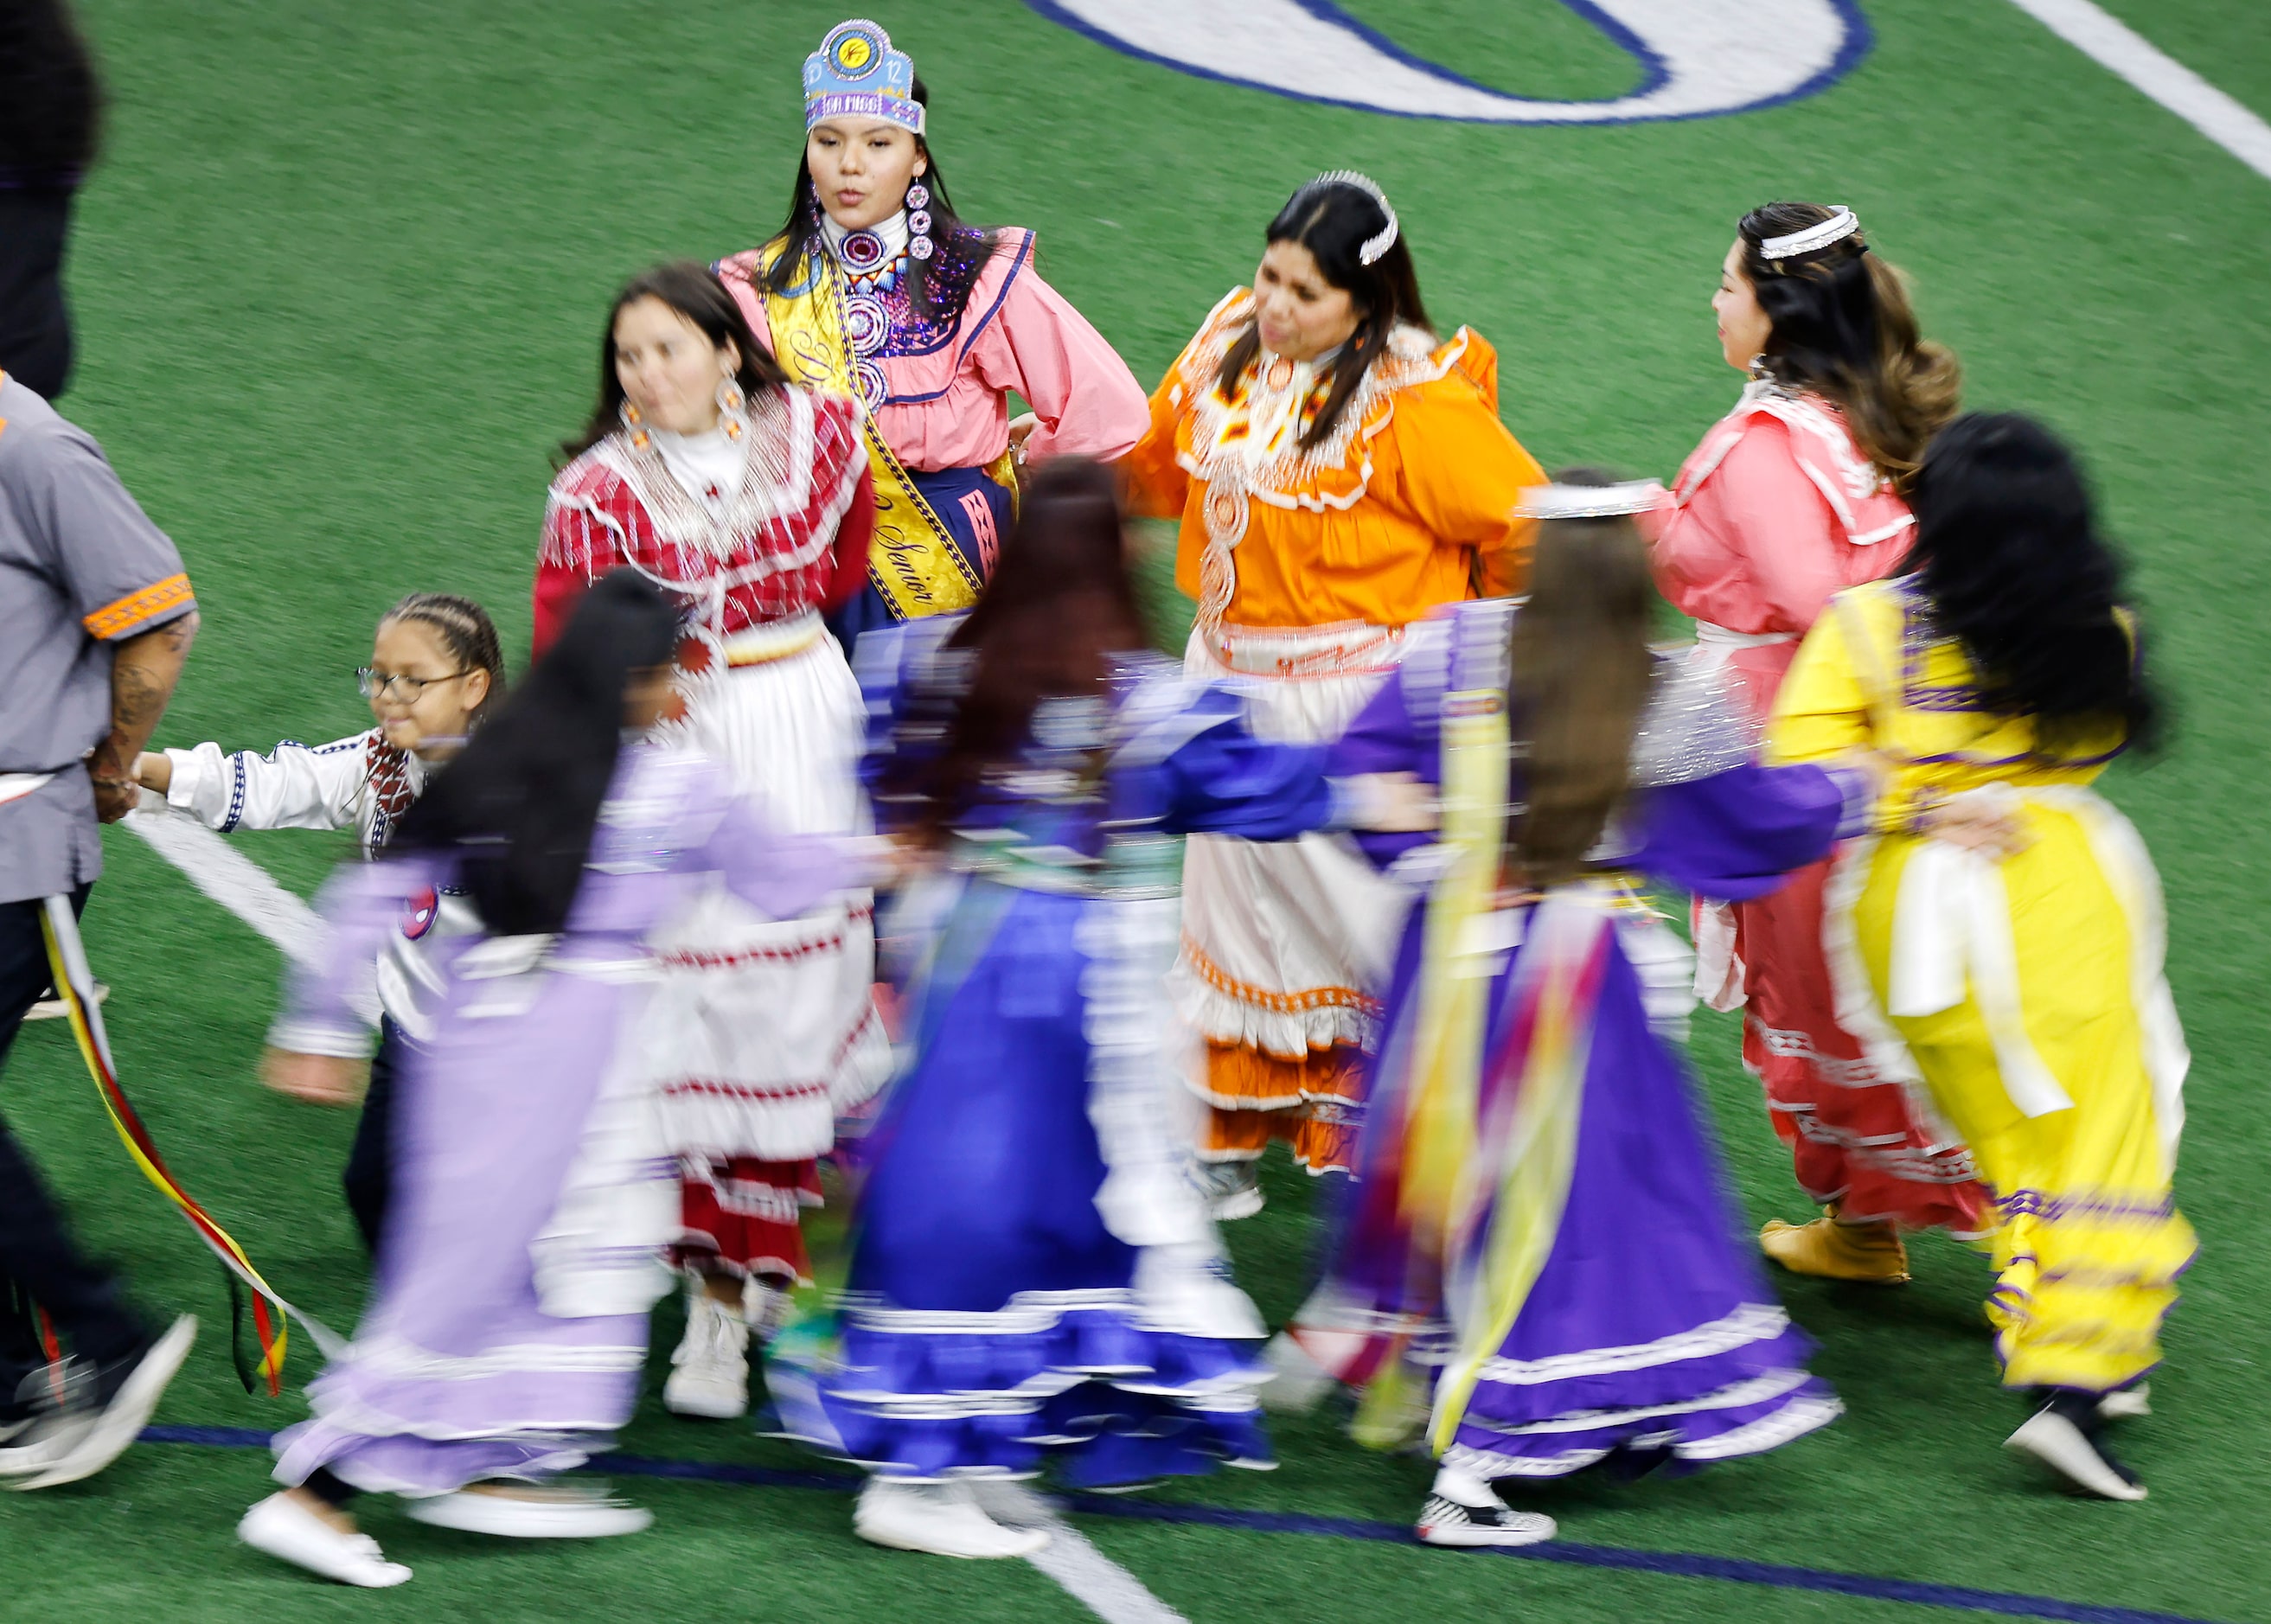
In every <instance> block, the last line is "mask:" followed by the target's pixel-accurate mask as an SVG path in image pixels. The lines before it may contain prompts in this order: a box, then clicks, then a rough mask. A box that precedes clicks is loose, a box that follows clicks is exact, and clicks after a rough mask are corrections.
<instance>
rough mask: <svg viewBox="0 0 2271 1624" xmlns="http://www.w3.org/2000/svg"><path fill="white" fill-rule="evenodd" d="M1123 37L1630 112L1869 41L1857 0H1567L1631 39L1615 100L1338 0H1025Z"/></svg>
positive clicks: (1722, 91)
mask: <svg viewBox="0 0 2271 1624" xmlns="http://www.w3.org/2000/svg"><path fill="white" fill-rule="evenodd" d="M1026 4H1028V5H1030V6H1031V7H1032V9H1033V10H1035V11H1039V13H1040V14H1041V15H1042V16H1044V17H1046V18H1048V19H1050V20H1052V21H1054V22H1058V23H1061V24H1063V25H1064V26H1066V27H1068V28H1072V29H1076V30H1077V31H1079V32H1080V33H1082V34H1087V35H1089V36H1090V37H1091V38H1092V39H1096V40H1099V41H1103V42H1104V43H1105V44H1106V45H1109V46H1110V47H1112V48H1113V49H1114V50H1117V51H1124V52H1126V53H1127V54H1128V56H1140V57H1143V59H1145V60H1146V61H1150V62H1157V63H1164V64H1165V65H1166V66H1168V67H1171V68H1177V69H1180V70H1181V71H1183V72H1185V73H1190V74H1195V75H1197V76H1198V77H1200V78H1212V79H1224V80H1227V81H1228V82H1229V83H1231V84H1233V85H1246V86H1252V87H1253V88H1255V89H1256V90H1267V91H1271V92H1274V93H1277V94H1278V95H1281V96H1292V97H1294V98H1296V99H1298V100H1300V101H1324V102H1330V103H1333V104H1335V105H1337V106H1340V107H1352V108H1363V109H1365V110H1366V111H1367V112H1374V113H1386V114H1389V115H1394V116H1396V117H1398V118H1442V119H1455V120H1458V121H1461V122H1463V123H1487V124H1630V123H1648V122H1652V121H1656V120H1660V119H1676V118H1718V117H1722V116H1724V115H1727V114H1730V113H1746V112H1749V111H1751V110H1753V109H1754V108H1766V107H1773V106H1775V105H1776V104H1777V103H1780V102H1784V101H1795V100H1797V99H1798V97H1800V96H1810V95H1813V93H1815V92H1817V91H1820V90H1822V89H1825V88H1827V87H1828V86H1830V85H1833V84H1835V83H1836V81H1837V80H1839V79H1841V78H1843V77H1844V76H1845V75H1846V74H1847V73H1849V72H1850V71H1852V69H1853V67H1854V66H1855V64H1857V63H1858V62H1859V61H1860V60H1861V58H1862V57H1863V56H1865V55H1866V54H1867V53H1868V49H1869V25H1868V23H1867V21H1866V19H1864V18H1863V17H1862V15H1861V12H1860V9H1859V7H1858V5H1856V4H1854V0H1563V4H1566V5H1567V6H1568V7H1569V9H1570V10H1571V11H1575V12H1576V13H1577V14H1578V15H1579V16H1581V17H1582V18H1584V19H1586V20H1587V21H1589V22H1590V23H1592V24H1593V25H1594V26H1596V27H1597V28H1599V29H1600V30H1601V32H1602V33H1603V34H1606V35H1607V36H1608V37H1609V38H1610V39H1611V40H1613V41H1615V42H1616V43H1617V44H1618V45H1619V46H1620V47H1622V48H1624V49H1625V50H1627V51H1628V52H1630V53H1631V55H1632V56H1633V58H1634V62H1635V63H1638V64H1639V67H1640V71H1641V77H1640V83H1639V84H1638V85H1637V86H1635V87H1634V89H1632V90H1631V91H1628V92H1627V93H1625V94H1624V95H1621V96H1617V97H1613V98H1612V99H1610V100H1608V101H1531V100H1529V99H1527V98H1525V97H1522V96H1509V95H1507V94H1506V93H1503V92H1501V91H1496V90H1493V89H1492V88H1490V86H1486V85H1478V84H1477V83H1476V82H1475V81H1474V80H1472V79H1470V78H1462V77H1461V76H1460V75H1458V74H1456V73H1454V72H1452V71H1450V70H1449V69H1448V68H1445V67H1441V66H1439V65H1438V64H1436V63H1432V62H1423V61H1421V60H1420V59H1419V58H1418V57H1417V56H1412V55H1411V54H1410V53H1409V52H1407V51H1405V50H1404V49H1403V48H1401V47H1399V46H1398V45H1396V42H1395V41H1392V40H1390V39H1389V38H1387V37H1386V36H1385V35H1383V34H1380V33H1378V32H1377V31H1375V30H1374V29H1372V28H1369V27H1367V26H1365V25H1364V24H1363V23H1360V22H1359V21H1358V20H1357V19H1355V18H1353V17H1351V16H1350V15H1349V14H1348V13H1347V12H1345V11H1342V10H1341V9H1340V8H1339V7H1338V6H1336V5H1332V4H1328V0H1026Z"/></svg>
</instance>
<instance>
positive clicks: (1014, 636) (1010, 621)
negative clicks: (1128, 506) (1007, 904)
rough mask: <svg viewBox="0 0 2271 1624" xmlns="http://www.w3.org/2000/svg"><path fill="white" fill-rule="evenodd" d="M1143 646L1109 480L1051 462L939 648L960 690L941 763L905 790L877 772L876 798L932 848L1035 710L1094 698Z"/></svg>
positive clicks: (1019, 740) (1077, 463)
mask: <svg viewBox="0 0 2271 1624" xmlns="http://www.w3.org/2000/svg"><path fill="white" fill-rule="evenodd" d="M1145 641H1146V639H1145V637H1144V635H1143V615H1142V613H1141V611H1140V610H1139V609H1138V608H1137V607H1136V590H1135V587H1134V585H1133V584H1132V583H1131V582H1130V581H1129V579H1128V542H1127V536H1126V533H1125V531H1124V530H1123V529H1122V526H1121V512H1120V500H1119V495H1118V492H1117V490H1116V488H1115V487H1114V484H1113V475H1112V473H1111V471H1110V470H1109V469H1107V468H1105V467H1104V466H1101V465H1099V464H1097V463H1093V462H1091V461H1089V460H1088V459H1087V458H1082V457H1057V458H1051V459H1050V460H1049V461H1048V462H1047V463H1046V464H1044V465H1043V466H1041V467H1040V468H1039V469H1038V470H1037V471H1036V472H1035V473H1034V474H1033V476H1032V480H1031V483H1030V484H1028V485H1027V486H1026V487H1025V489H1024V495H1022V496H1021V497H1020V499H1019V501H1018V504H1017V522H1016V525H1014V526H1013V527H1012V528H1011V529H1010V532H1009V540H1007V541H1005V542H1004V543H1003V544H1002V548H1001V564H1000V567H999V568H997V569H996V570H994V578H993V581H992V583H991V584H990V585H988V586H987V589H986V595H985V596H984V597H983V598H981V599H980V600H979V603H978V607H976V608H975V609H972V611H971V612H970V618H969V619H968V620H966V621H964V622H963V623H962V625H961V627H960V628H959V629H957V630H956V632H955V634H954V636H953V637H952V638H951V639H949V643H948V645H947V646H948V647H949V650H956V651H964V658H965V659H966V660H967V662H968V667H969V669H970V682H969V685H968V687H967V689H964V692H963V693H962V695H961V697H960V699H959V702H958V703H957V704H956V705H955V707H954V711H953V716H952V719H951V720H949V721H948V722H947V723H946V727H947V740H946V749H945V751H944V753H943V754H942V755H941V756H937V757H936V758H934V760H933V762H932V763H931V764H929V765H928V766H927V768H917V769H914V770H913V771H915V772H917V773H918V774H920V778H918V779H916V780H914V781H909V780H908V779H906V778H904V777H902V778H899V779H898V780H897V781H895V780H894V779H893V778H892V777H891V775H890V773H889V772H887V773H886V774H885V778H884V782H883V784H882V786H879V789H878V799H879V800H880V799H897V800H901V801H905V802H911V803H913V804H916V805H919V806H920V808H922V810H921V815H920V817H919V818H918V819H917V820H916V823H917V827H918V829H919V831H920V833H921V835H922V837H923V838H927V839H928V840H931V841H933V842H935V841H936V840H938V839H939V838H942V836H943V835H944V833H945V831H946V830H947V829H948V828H949V826H950V824H951V823H952V820H953V818H954V817H955V816H956V815H957V813H959V812H961V811H963V810H964V809H965V808H966V807H967V806H968V804H969V801H970V798H971V796H972V793H974V792H975V791H976V789H977V787H978V786H979V781H980V780H981V779H982V778H983V777H984V776H985V774H986V772H987V770H988V769H989V768H993V767H996V766H999V765H1001V764H1004V763H1006V762H1009V761H1010V760H1011V759H1013V758H1014V757H1015V756H1016V754H1017V752H1018V750H1019V749H1020V747H1021V746H1022V745H1023V744H1024V740H1025V734H1026V730H1027V728H1028V726H1030V725H1031V721H1032V719H1033V710H1034V707H1035V706H1036V705H1038V704H1040V702H1041V701H1042V700H1043V699H1045V698H1051V697H1068V696H1077V695H1083V694H1091V693H1098V692H1099V691H1100V689H1101V685H1102V683H1103V682H1104V680H1105V678H1106V676H1107V675H1108V674H1109V673H1110V670H1111V660H1112V657H1113V655H1115V654H1124V653H1128V652H1132V651H1134V650H1137V649H1141V648H1143V646H1144V645H1145Z"/></svg>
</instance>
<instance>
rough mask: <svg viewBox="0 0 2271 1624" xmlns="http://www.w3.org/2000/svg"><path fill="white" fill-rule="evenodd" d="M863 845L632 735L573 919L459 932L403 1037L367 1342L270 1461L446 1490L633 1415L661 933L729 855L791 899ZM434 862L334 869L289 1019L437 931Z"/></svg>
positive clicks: (731, 879)
mask: <svg viewBox="0 0 2271 1624" xmlns="http://www.w3.org/2000/svg"><path fill="white" fill-rule="evenodd" d="M852 867H853V858H852V856H851V854H850V853H849V851H848V850H847V847H846V845H845V842H842V841H839V840H832V839H828V838H820V837H791V836H786V835H782V834H779V833H777V832H776V831H773V830H771V828H769V827H767V826H766V825H765V824H763V823H762V822H760V821H759V820H758V819H757V818H756V816H754V815H753V814H752V813H750V812H749V811H748V808H747V807H746V806H745V804H744V803H743V802H741V801H739V800H737V799H735V798H734V797H733V794H732V793H731V788H730V786H729V784H728V782H727V780H726V777H725V775H724V774H723V773H722V772H721V771H719V769H718V768H717V767H715V766H714V765H712V764H711V763H710V762H708V761H707V760H705V759H704V758H702V757H700V756H695V755H692V754H689V753H685V752H680V751H673V750H666V749H659V748H658V747H655V746H652V745H648V744H634V745H628V746H626V747H625V749H624V750H623V754H622V762H621V764H619V766H618V767H617V769H616V772H615V777H614V783H613V785H612V786H610V788H609V791H608V795H607V801H606V802H605V804H604V805H603V806H602V808H601V809H600V813H599V826H598V828H597V830H596V831H595V832H594V835H593V839H592V853H591V859H590V862H589V865H588V866H587V867H586V868H585V872H584V878H583V883H582V885H581V887H580V889H579V890H578V891H577V897H576V900H575V904H574V905H573V907H572V909H571V910H570V915H569V920H568V926H567V928H566V929H565V930H564V931H562V933H560V934H559V935H555V936H516V937H502V938H500V937H483V936H469V937H465V938H463V939H461V940H459V941H455V942H450V943H448V944H446V947H445V952H446V954H447V957H446V960H445V963H446V966H447V976H448V983H449V986H448V993H447V996H446V1001H445V1002H444V1003H443V1009H442V1013H441V1015H440V1017H439V1019H438V1021H437V1024H436V1032H435V1035H434V1039H433V1041H432V1042H431V1043H429V1044H425V1045H421V1046H419V1047H417V1048H415V1049H413V1050H411V1051H409V1052H408V1053H407V1054H406V1063H405V1065H404V1068H403V1070H402V1073H401V1076H400V1077H399V1080H398V1088H399V1090H400V1093H399V1096H398V1102H397V1106H396V1111H397V1116H396V1121H395V1134H396V1149H395V1154H396V1173H395V1177H396V1186H395V1194H394V1199H393V1203H392V1204H391V1206H390V1207H389V1209H388V1212H387V1218H386V1227H385V1230H384V1233H383V1236H382V1239H381V1243H380V1247H379V1252H378V1259H379V1262H378V1270H377V1278H376V1289H375V1292H374V1294H373V1299H372V1301H371V1303H370V1306H369V1308H368V1310H367V1311H366V1313H365V1315H364V1317H363V1320H362V1322H361V1325H360V1326H358V1327H357V1329H356V1332H355V1337H354V1342H353V1344H352V1345H350V1346H349V1347H348V1348H347V1350H346V1352H345V1353H344V1354H343V1355H342V1356H340V1357H338V1358H335V1359H334V1360H332V1361H331V1364H330V1365H329V1366H328V1367H326V1368H325V1369H324V1372H323V1374H321V1375H319V1376H318V1377H317V1378H316V1381H315V1382H313V1383H312V1384H311V1386H310V1387H309V1400H310V1402H311V1404H313V1407H314V1410H315V1416H314V1419H311V1420H309V1421H305V1422H302V1424H301V1425H299V1426H297V1427H292V1428H289V1429H288V1430H287V1431H286V1432H285V1433H284V1434H281V1435H280V1436H279V1439H278V1441H277V1452H278V1457H279V1458H278V1464H277V1468H276V1476H277V1478H278V1479H279V1480H280V1481H282V1482H284V1483H287V1484H295V1485H296V1484H298V1483H301V1482H303V1481H305V1480H306V1479H307V1478H308V1477H309V1474H310V1473H312V1472H314V1471H316V1469H317V1468H318V1467H328V1468H329V1469H330V1470H331V1472H332V1473H333V1474H334V1475H336V1476H338V1477H339V1478H340V1479H344V1480H345V1481H346V1482H347V1483H350V1484H352V1485H354V1486H356V1487H358V1488H361V1489H366V1490H370V1491H374V1492H385V1493H392V1494H406V1495H432V1494H446V1493H449V1492H450V1491H452V1490H455V1489H458V1488H460V1487H463V1486H465V1485H466V1484H468V1483H472V1482H474V1481H477V1480H479V1479H484V1478H493V1477H498V1476H504V1475H512V1476H530V1475H540V1474H544V1473H549V1472H555V1471H563V1470H566V1469H567V1468H569V1467H572V1466H575V1465H577V1464H581V1463H582V1462H583V1461H584V1460H585V1458H586V1457H587V1456H589V1455H590V1454H591V1453H592V1451H593V1450H595V1449H605V1448H607V1446H608V1444H609V1442H610V1441H611V1435H612V1434H614V1432H615V1430H616V1429H618V1428H619V1427H622V1425H623V1424H624V1423H625V1422H626V1421H628V1420H629V1419H630V1414H631V1410H632V1406H633V1404H634V1403H635V1401H636V1399H637V1393H638V1382H639V1374H640V1371H641V1368H642V1367H643V1366H644V1362H645V1356H646V1342H647V1310H648V1308H649V1307H650V1306H651V1305H652V1303H653V1301H654V1300H655V1299H656V1298H658V1297H659V1296H660V1295H661V1294H662V1293H663V1292H665V1291H666V1290H667V1289H668V1287H669V1284H670V1278H669V1276H668V1274H667V1272H666V1270H664V1268H663V1266H662V1263H661V1257H662V1248H663V1247H664V1245H665V1244H666V1243H667V1242H668V1241H669V1240H670V1239H671V1238H672V1237H673V1235H674V1233H675V1230H676V1223H677V1166H676V1162H675V1159H674V1158H673V1157H672V1156H671V1154H670V1152H669V1147H668V1142H667V1139H666V1136H664V1134H663V1132H662V1129H661V1124H660V1121H659V1116H658V1114H657V1111H656V1106H655V1099H654V1094H653V1086H654V1084H655V1083H656V1082H657V1081H658V1079H656V1078H654V1077H652V1076H650V1075H649V1074H648V1072H647V1070H646V1069H645V1068H644V1066H643V1065H642V1062H641V1057H640V1056H639V1055H638V1054H637V1053H635V1052H633V1051H632V1046H631V1045H630V1044H629V1043H628V1042H627V1041H626V1039H627V1037H628V1035H629V1034H630V1033H631V1032H635V1031H636V1030H637V1021H636V1017H637V1015H638V1013H639V1011H640V1009H643V1008H644V1004H645V1002H646V998H647V995H648V993H649V990H650V987H651V986H652V981H653V980H654V971H653V967H652V961H651V959H650V957H649V955H648V952H647V950H646V947H645V938H646V936H647V935H648V934H649V933H650V932H651V931H652V929H653V928H654V927H656V926H657V925H658V924H659V922H661V921H662V920H665V919H666V918H667V917H668V916H669V915H670V914H671V913H674V911H676V910H678V909H679V908H680V907H681V906H682V905H684V904H685V903H686V901H687V900H688V899H689V898H690V897H691V896H692V895H693V894H694V891H695V889H696V883H697V882H698V881H700V880H701V879H702V877H703V876H704V875H707V874H710V873H713V872H714V873H717V874H719V875H722V876H723V877H724V879H725V882H726V884H727V885H728V886H729V887H730V888H731V889H732V890H733V891H734V893H735V894H736V895H738V896H740V897H741V898H742V899H744V900H745V901H747V902H748V903H749V904H751V905H753V906H755V907H757V908H759V909H761V910H763V911H764V912H766V913H771V914H773V915H775V916H776V917H784V918H786V917H790V916H793V915H794V914H796V913H800V912H802V911H803V910H804V909H806V908H808V907H809V906H811V905H813V904H814V903H815V902H816V901H817V900H818V899H819V898H822V897H823V896H826V895H827V894H829V893H830V892H831V891H834V890H838V889H841V888H842V887H843V886H845V885H846V884H849V883H853V875H852V873H851V869H852ZM450 878H451V874H450V862H449V860H447V859H446V858H443V857H441V856H438V855H436V856H415V857H391V858H388V859H386V860H382V861H379V862H376V863H372V864H369V865H364V866H359V867H357V868H354V869H351V870H348V871H346V872H344V873H342V874H340V875H339V876H337V877H336V878H335V879H333V880H332V881H331V883H330V884H329V885H328V886H327V887H326V888H325V891H324V898H323V904H322V912H323V913H324V917H325V919H326V920H327V921H328V922H329V923H330V925H331V937H330V940H329V942H328V944H327V947H326V950H325V953H324V959H323V961H322V963H321V965H319V966H317V967H316V969H314V970H313V971H311V972H308V973H306V974H304V975H302V977H300V978H299V979H298V980H296V981H295V984H294V987H293V989H292V995H291V997H292V1002H293V1005H294V1017H295V1018H296V1019H298V1020H300V1021H302V1022H307V1023H312V1024H316V1025H319V1026H322V1027H324V1028H327V1029H332V1030H337V1029H340V1028H343V1027H344V1028H346V1029H347V1030H352V1029H353V1017H352V1016H351V1015H350V1014H349V1013H348V1010H347V1005H346V995H347V992H348V989H349V988H350V987H352V986H353V984H354V979H355V970H356V967H357V966H358V965H368V964H369V962H370V959H371V958H372V957H373V956H374V955H375V954H376V951H377V950H378V949H379V947H380V945H381V944H382V943H383V942H384V941H385V940H386V938H387V937H388V936H390V935H392V934H394V933H396V932H402V933H406V934H409V935H417V934H419V933H420V932H421V931H424V930H426V929H428V928H430V927H431V924H432V920H433V915H434V906H435V898H436V892H437V890H440V889H442V888H443V887H446V886H447V885H448V884H449V883H450Z"/></svg>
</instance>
